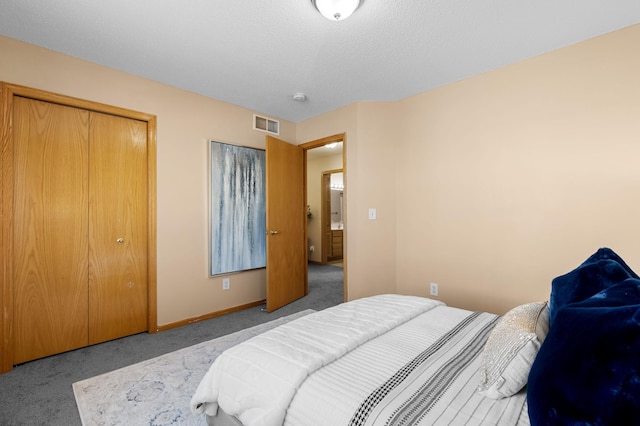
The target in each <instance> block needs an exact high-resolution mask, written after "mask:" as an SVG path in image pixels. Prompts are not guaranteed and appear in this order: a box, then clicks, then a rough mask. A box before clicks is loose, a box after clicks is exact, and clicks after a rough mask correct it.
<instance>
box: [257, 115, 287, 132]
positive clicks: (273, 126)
mask: <svg viewBox="0 0 640 426" xmlns="http://www.w3.org/2000/svg"><path fill="white" fill-rule="evenodd" d="M253 128H254V129H255V130H261V131H263V132H267V133H271V134H272V135H279V134H280V122H279V121H278V120H273V119H271V118H267V117H261V116H259V115H256V114H253Z"/></svg>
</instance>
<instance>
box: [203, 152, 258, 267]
mask: <svg viewBox="0 0 640 426" xmlns="http://www.w3.org/2000/svg"><path fill="white" fill-rule="evenodd" d="M210 145H211V224H210V227H211V254H210V256H211V262H210V263H211V271H210V273H211V275H219V274H226V273H229V272H235V271H244V270H248V269H256V268H264V267H265V266H266V188H265V152H264V151H263V150H259V149H253V148H246V147H241V146H236V145H229V144H224V143H220V142H215V141H211V142H210Z"/></svg>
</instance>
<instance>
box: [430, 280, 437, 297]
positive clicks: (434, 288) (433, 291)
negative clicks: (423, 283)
mask: <svg viewBox="0 0 640 426" xmlns="http://www.w3.org/2000/svg"><path fill="white" fill-rule="evenodd" d="M429 294H431V295H432V296H437V295H438V284H437V283H431V284H430V285H429Z"/></svg>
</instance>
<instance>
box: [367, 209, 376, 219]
mask: <svg viewBox="0 0 640 426" xmlns="http://www.w3.org/2000/svg"><path fill="white" fill-rule="evenodd" d="M376 217H377V212H376V209H369V220H376Z"/></svg>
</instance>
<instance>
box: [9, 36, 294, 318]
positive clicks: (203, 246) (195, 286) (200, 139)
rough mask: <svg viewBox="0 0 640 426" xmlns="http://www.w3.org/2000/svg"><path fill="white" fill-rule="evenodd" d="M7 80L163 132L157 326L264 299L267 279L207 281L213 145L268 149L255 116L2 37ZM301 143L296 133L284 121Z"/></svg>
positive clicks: (249, 275) (257, 275)
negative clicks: (100, 106) (124, 112)
mask: <svg viewBox="0 0 640 426" xmlns="http://www.w3.org/2000/svg"><path fill="white" fill-rule="evenodd" d="M0 57H1V58H2V60H1V61H0V80H2V81H7V82H10V83H14V84H21V85H25V86H30V87H34V88H37V89H43V90H47V91H51V92H56V93H61V94H64V95H68V96H75V97H78V98H83V99H87V100H91V101H95V102H102V103H105V104H110V105H115V106H118V107H122V108H128V109H133V110H137V111H142V112H146V113H150V114H155V115H156V116H157V118H158V128H157V148H158V149H157V151H158V153H157V186H158V189H157V199H158V207H157V216H158V228H157V236H158V246H157V249H158V324H159V325H164V324H170V323H173V322H178V321H182V320H185V319H188V318H194V317H198V316H200V315H205V314H209V313H212V312H217V311H220V310H224V309H228V308H232V307H234V306H238V305H243V304H246V303H251V302H255V301H259V300H262V299H264V297H265V292H266V290H265V279H266V278H265V271H264V269H262V270H256V271H250V272H244V273H238V274H232V275H230V278H231V289H230V290H228V291H224V292H223V291H222V283H221V280H222V279H221V278H220V277H217V278H210V277H209V276H208V253H209V245H208V232H209V231H208V219H207V215H208V206H207V202H208V195H207V194H208V189H207V179H208V173H209V172H208V164H207V159H208V146H207V143H208V140H209V139H215V140H217V141H220V142H226V143H232V144H239V145H245V146H250V147H255V148H264V146H265V144H264V140H265V137H264V136H265V134H264V133H262V132H259V131H255V130H253V129H252V120H253V111H249V110H246V109H244V108H239V107H236V106H233V105H230V104H227V103H224V102H220V101H216V100H213V99H210V98H206V97H204V96H199V95H195V94H193V93H190V92H186V91H184V90H178V89H176V88H173V87H170V86H167V85H163V84H159V83H155V82H153V81H150V80H146V79H143V78H139V77H135V76H132V75H130V74H126V73H123V72H119V71H115V70H112V69H109V68H106V67H103V66H99V65H96V64H92V63H89V62H86V61H82V60H79V59H76V58H72V57H69V56H66V55H62V54H59V53H56V52H52V51H49V50H46V49H42V48H39V47H35V46H32V45H28V44H25V43H21V42H18V41H16V40H12V39H9V38H6V37H0ZM280 138H281V139H283V140H287V141H291V142H294V140H295V125H294V124H293V123H290V122H287V121H281V134H280Z"/></svg>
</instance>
